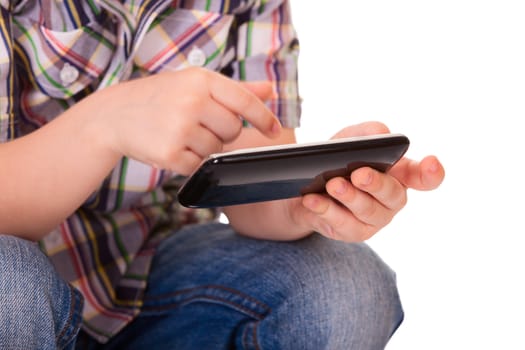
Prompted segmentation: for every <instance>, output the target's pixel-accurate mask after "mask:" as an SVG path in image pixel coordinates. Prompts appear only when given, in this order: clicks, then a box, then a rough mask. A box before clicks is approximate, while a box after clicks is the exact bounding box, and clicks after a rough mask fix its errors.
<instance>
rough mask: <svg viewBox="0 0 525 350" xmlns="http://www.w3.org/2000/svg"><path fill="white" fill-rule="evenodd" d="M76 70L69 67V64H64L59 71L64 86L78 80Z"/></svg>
mask: <svg viewBox="0 0 525 350" xmlns="http://www.w3.org/2000/svg"><path fill="white" fill-rule="evenodd" d="M78 75H79V73H78V69H76V68H75V67H73V66H72V65H70V64H69V63H66V64H64V67H62V69H61V70H60V80H61V81H62V84H64V86H68V85H71V84H72V83H73V82H74V81H76V80H77V79H78Z"/></svg>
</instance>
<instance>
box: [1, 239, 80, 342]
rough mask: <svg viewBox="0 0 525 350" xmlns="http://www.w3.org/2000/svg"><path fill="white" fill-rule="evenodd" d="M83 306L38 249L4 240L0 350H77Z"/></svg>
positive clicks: (25, 243)
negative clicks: (75, 347) (75, 348)
mask: <svg viewBox="0 0 525 350" xmlns="http://www.w3.org/2000/svg"><path fill="white" fill-rule="evenodd" d="M82 303H83V299H82V296H81V295H80V293H78V291H76V290H75V289H73V288H72V287H70V286H69V285H68V284H67V283H65V282H63V281H62V280H61V279H60V278H59V277H58V276H57V274H56V272H55V270H54V268H53V267H52V265H51V264H50V263H49V261H48V259H47V257H46V256H45V255H44V254H42V252H41V251H40V249H39V248H38V246H37V244H36V243H33V242H29V241H26V240H23V239H20V238H15V237H12V236H7V235H0V349H3V350H7V349H20V350H32V349H73V348H74V346H75V339H76V336H77V333H78V330H79V327H80V322H81V318H80V314H81V310H82Z"/></svg>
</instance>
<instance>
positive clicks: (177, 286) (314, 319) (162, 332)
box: [77, 223, 403, 350]
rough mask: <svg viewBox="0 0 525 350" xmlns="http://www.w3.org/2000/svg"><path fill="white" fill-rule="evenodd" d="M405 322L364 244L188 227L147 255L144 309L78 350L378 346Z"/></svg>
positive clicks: (390, 279) (387, 277)
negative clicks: (111, 334)
mask: <svg viewBox="0 0 525 350" xmlns="http://www.w3.org/2000/svg"><path fill="white" fill-rule="evenodd" d="M402 319H403V312H402V308H401V304H400V300H399V296H398V293H397V288H396V282H395V276H394V273H393V272H392V271H391V270H390V269H389V268H388V267H387V266H386V265H385V264H384V262H383V261H381V259H380V258H379V257H378V256H377V255H376V254H375V253H374V252H373V251H372V250H371V249H370V248H369V247H368V246H367V245H365V244H346V243H341V242H335V241H331V240H328V239H326V238H324V237H322V236H320V235H312V236H310V237H308V238H305V239H303V240H300V241H296V242H289V243H284V242H269V241H260V240H253V239H249V238H243V237H240V236H238V235H236V234H235V233H234V232H233V231H232V230H231V228H230V227H229V226H227V225H222V224H218V223H216V224H210V225H199V226H189V227H186V228H184V229H182V230H181V231H180V232H177V233H176V234H175V235H174V236H173V237H171V238H169V239H168V240H166V241H165V242H164V243H163V244H162V245H161V246H160V248H159V251H158V253H157V255H156V257H155V259H154V261H153V266H152V274H151V276H150V280H149V287H148V290H147V291H146V299H145V304H144V308H143V312H142V314H141V315H140V316H139V317H138V318H137V319H136V320H135V321H134V322H133V323H131V324H130V325H129V326H128V327H127V328H126V329H124V331H123V332H121V333H119V334H118V335H117V336H116V337H115V338H113V339H112V340H111V341H110V342H109V343H108V344H106V345H105V346H101V345H98V344H96V343H95V342H94V341H93V340H91V339H89V337H87V336H86V335H85V334H83V333H81V336H80V339H79V341H78V342H77V346H78V347H77V348H79V349H232V348H237V349H292V350H293V349H300V350H305V349H315V350H321V349H330V350H337V349H344V350H347V349H359V350H360V349H373V350H378V349H383V348H384V347H385V345H386V343H387V342H388V340H389V338H390V337H391V335H392V334H393V332H394V331H395V330H396V328H397V327H398V326H399V324H400V323H401V321H402Z"/></svg>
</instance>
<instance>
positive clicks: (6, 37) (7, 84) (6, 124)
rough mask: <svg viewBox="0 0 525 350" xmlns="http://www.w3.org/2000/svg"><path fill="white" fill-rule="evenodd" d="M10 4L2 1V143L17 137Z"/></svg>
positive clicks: (0, 17) (0, 57)
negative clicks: (15, 129)
mask: <svg viewBox="0 0 525 350" xmlns="http://www.w3.org/2000/svg"><path fill="white" fill-rule="evenodd" d="M9 3H10V2H8V1H5V0H3V1H2V0H0V142H5V141H7V140H10V139H13V138H14V137H15V131H14V126H15V121H14V118H15V113H14V110H13V108H14V106H15V103H14V101H13V98H14V90H15V86H14V85H15V76H14V59H13V40H12V32H11V11H10V9H9Z"/></svg>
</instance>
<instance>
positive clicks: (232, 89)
mask: <svg viewBox="0 0 525 350" xmlns="http://www.w3.org/2000/svg"><path fill="white" fill-rule="evenodd" d="M211 76H212V78H211V79H210V84H209V92H210V95H211V97H212V98H213V99H214V100H215V101H216V102H217V103H220V104H221V105H223V106H224V107H226V108H228V109H229V110H231V111H232V112H234V113H236V114H237V115H239V116H242V117H243V118H244V119H246V120H247V121H248V122H250V124H252V125H253V126H254V127H255V128H256V129H258V130H259V131H260V132H262V133H263V134H264V135H266V136H268V137H271V138H275V137H277V136H278V135H279V134H280V132H281V123H280V122H279V120H278V119H277V118H276V117H275V115H274V114H273V113H272V111H270V109H269V108H268V107H267V106H266V105H265V104H264V102H263V101H262V100H261V99H260V98H258V97H257V96H256V95H255V94H254V93H253V92H251V91H250V90H248V89H246V88H244V87H243V86H242V85H241V84H239V83H238V82H236V81H234V80H232V79H229V78H227V77H225V76H223V75H220V74H212V75H211Z"/></svg>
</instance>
